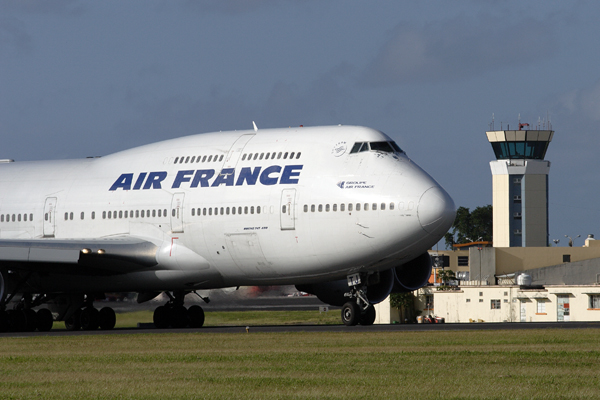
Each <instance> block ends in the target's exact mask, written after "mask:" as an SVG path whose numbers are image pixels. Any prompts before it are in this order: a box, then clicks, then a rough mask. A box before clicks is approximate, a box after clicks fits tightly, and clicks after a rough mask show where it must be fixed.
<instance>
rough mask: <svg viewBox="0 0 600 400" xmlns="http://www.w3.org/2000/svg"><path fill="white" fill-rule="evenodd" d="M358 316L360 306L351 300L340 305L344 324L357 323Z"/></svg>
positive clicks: (351, 324)
mask: <svg viewBox="0 0 600 400" xmlns="http://www.w3.org/2000/svg"><path fill="white" fill-rule="evenodd" d="M359 318H360V307H359V306H358V304H356V303H355V302H353V301H349V302H347V303H346V304H344V305H343V306H342V322H343V323H344V325H346V326H354V325H356V324H358V320H359Z"/></svg>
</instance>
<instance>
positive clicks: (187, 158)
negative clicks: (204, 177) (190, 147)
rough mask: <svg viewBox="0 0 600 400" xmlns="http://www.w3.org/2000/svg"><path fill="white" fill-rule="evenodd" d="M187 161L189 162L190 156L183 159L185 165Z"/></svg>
mask: <svg viewBox="0 0 600 400" xmlns="http://www.w3.org/2000/svg"><path fill="white" fill-rule="evenodd" d="M189 161H190V156H187V157H186V158H185V163H186V164H187V163H188V162H189Z"/></svg>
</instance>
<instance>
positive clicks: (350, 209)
mask: <svg viewBox="0 0 600 400" xmlns="http://www.w3.org/2000/svg"><path fill="white" fill-rule="evenodd" d="M348 211H352V203H348Z"/></svg>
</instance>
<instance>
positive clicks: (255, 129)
mask: <svg viewBox="0 0 600 400" xmlns="http://www.w3.org/2000/svg"><path fill="white" fill-rule="evenodd" d="M252 125H254V132H258V127H257V126H256V123H255V122H254V121H252Z"/></svg>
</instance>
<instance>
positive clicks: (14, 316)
mask: <svg viewBox="0 0 600 400" xmlns="http://www.w3.org/2000/svg"><path fill="white" fill-rule="evenodd" d="M6 313H7V314H8V330H9V331H10V332H24V331H25V330H26V329H27V315H26V314H25V311H24V310H8V311H7V312H6Z"/></svg>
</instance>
